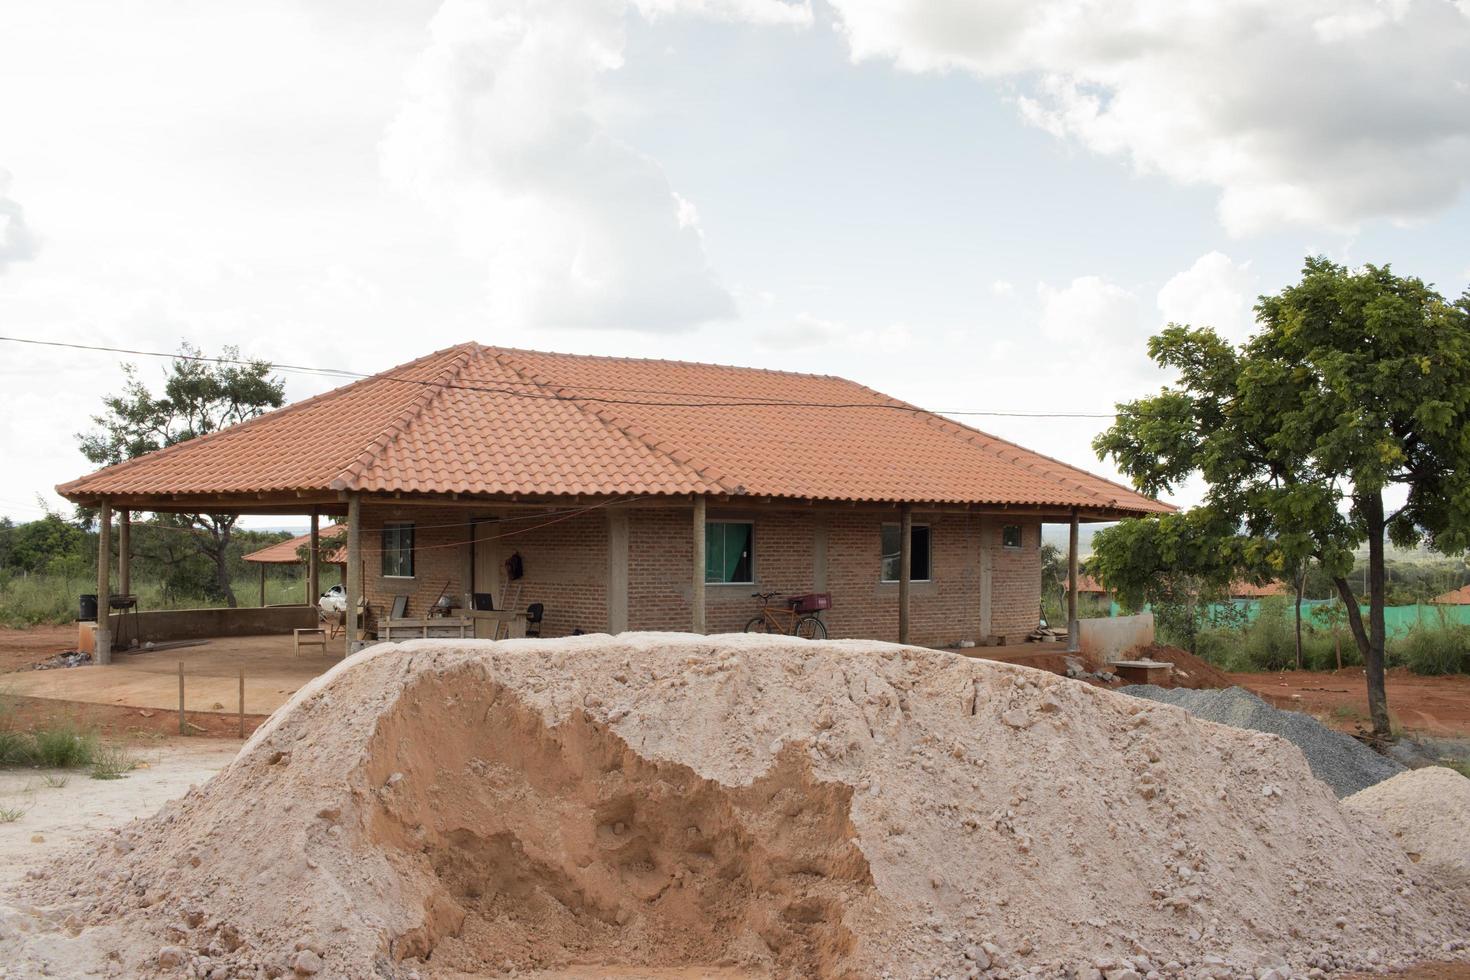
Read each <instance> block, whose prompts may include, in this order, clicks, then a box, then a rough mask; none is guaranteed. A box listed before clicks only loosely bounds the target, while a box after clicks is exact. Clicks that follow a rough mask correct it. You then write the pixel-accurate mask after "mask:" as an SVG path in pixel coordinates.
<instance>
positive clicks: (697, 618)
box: [689, 495, 705, 633]
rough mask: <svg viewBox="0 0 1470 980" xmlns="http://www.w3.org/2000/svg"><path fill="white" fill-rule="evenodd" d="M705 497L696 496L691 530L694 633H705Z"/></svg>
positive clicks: (692, 626)
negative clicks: (692, 538)
mask: <svg viewBox="0 0 1470 980" xmlns="http://www.w3.org/2000/svg"><path fill="white" fill-rule="evenodd" d="M704 514H705V507H704V497H702V496H699V495H696V496H695V498H694V522H693V525H692V527H691V530H692V531H693V533H694V561H693V565H694V568H693V573H694V577H693V578H692V579H691V580H690V591H689V612H690V619H691V623H690V625H689V628H690V630H691V631H692V632H694V633H703V632H704V631H705V618H704V562H705V554H704Z"/></svg>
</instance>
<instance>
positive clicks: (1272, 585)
mask: <svg viewBox="0 0 1470 980" xmlns="http://www.w3.org/2000/svg"><path fill="white" fill-rule="evenodd" d="M1288 591H1289V590H1288V589H1287V588H1286V584H1285V583H1284V582H1267V583H1266V584H1265V585H1256V584H1255V583H1254V582H1231V583H1230V590H1229V594H1230V598H1232V599H1265V598H1268V597H1269V596H1276V595H1287V594H1288Z"/></svg>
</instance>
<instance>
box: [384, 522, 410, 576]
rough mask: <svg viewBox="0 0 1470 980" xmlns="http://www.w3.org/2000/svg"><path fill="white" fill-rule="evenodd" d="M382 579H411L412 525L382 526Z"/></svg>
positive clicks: (399, 523) (397, 523) (395, 524)
mask: <svg viewBox="0 0 1470 980" xmlns="http://www.w3.org/2000/svg"><path fill="white" fill-rule="evenodd" d="M383 577H384V578H413V525H412V524H409V523H405V522H398V521H395V522H394V523H391V524H384V525H383Z"/></svg>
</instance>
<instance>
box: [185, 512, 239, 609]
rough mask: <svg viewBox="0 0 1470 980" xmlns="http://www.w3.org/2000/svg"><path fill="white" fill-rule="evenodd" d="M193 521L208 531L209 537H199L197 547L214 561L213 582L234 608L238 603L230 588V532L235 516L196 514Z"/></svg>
mask: <svg viewBox="0 0 1470 980" xmlns="http://www.w3.org/2000/svg"><path fill="white" fill-rule="evenodd" d="M194 522H195V523H196V524H198V525H199V526H200V527H202V528H204V530H206V531H208V532H209V537H208V538H204V537H200V538H198V539H197V540H198V541H199V548H200V550H201V551H203V552H204V553H205V554H206V555H208V556H209V558H210V560H212V561H213V562H214V584H215V588H217V589H218V590H219V594H220V595H221V596H223V597H224V600H225V605H227V606H229V607H230V608H231V609H234V608H236V607H238V606H239V605H240V603H239V600H237V599H236V598H235V590H234V589H232V588H230V561H229V557H230V534H231V533H232V532H233V531H234V529H235V518H234V517H230V516H227V515H222V514H212V515H210V516H208V517H205V516H203V515H197V516H195V518H194Z"/></svg>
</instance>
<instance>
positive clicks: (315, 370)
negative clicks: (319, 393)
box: [0, 336, 1115, 419]
mask: <svg viewBox="0 0 1470 980" xmlns="http://www.w3.org/2000/svg"><path fill="white" fill-rule="evenodd" d="M0 341H5V342H8V343H13V344H29V345H33V346H37V347H59V348H65V349H68V350H83V351H94V352H99V353H108V354H127V355H131V356H135V357H157V358H166V359H169V360H177V361H195V362H202V363H210V364H236V365H250V364H257V363H269V364H270V366H271V369H272V370H277V371H285V372H288V373H295V374H309V375H315V376H319V377H336V378H344V379H352V380H363V379H368V378H372V379H375V380H378V381H391V382H395V383H401V384H413V385H420V386H423V387H427V388H443V389H447V390H455V391H473V392H481V393H485V394H496V395H509V396H511V397H513V398H527V399H534V400H540V401H559V402H597V403H600V404H606V405H628V406H638V407H647V408H815V409H833V410H840V409H879V410H885V411H900V412H909V413H911V414H925V415H954V416H987V417H997V418H1038V419H1111V418H1114V417H1115V413H1113V412H1023V411H1007V410H983V409H960V410H954V411H944V410H939V411H932V410H929V409H923V408H918V407H916V406H913V405H903V404H895V403H890V402H807V401H795V400H789V399H779V398H771V399H743V398H734V397H731V398H726V399H724V400H719V401H647V400H641V399H632V398H612V397H606V396H601V395H589V394H582V393H579V394H561V393H559V392H554V391H546V390H545V389H547V388H553V387H555V388H573V389H580V390H581V391H603V392H615V393H618V394H645V395H669V396H686V397H696V396H699V395H700V394H701V393H700V392H694V391H669V390H662V389H657V388H615V387H608V386H603V385H583V384H559V383H556V382H541V381H504V382H500V384H501V385H524V386H530V387H534V388H537V389H541V390H537V391H515V390H512V389H511V388H508V387H492V386H489V385H471V384H462V383H459V382H453V381H434V380H425V379H423V378H405V377H402V376H399V375H392V374H364V373H362V372H359V371H348V370H346V369H345V368H323V367H314V366H311V365H303V364H278V363H274V362H264V361H260V360H251V359H248V358H239V357H209V356H205V355H202V354H179V353H167V352H165V351H151V350H139V349H135V348H128V347H108V346H103V345H99V344H78V343H73V342H67V341H60V340H37V339H35V338H30V337H5V336H0Z"/></svg>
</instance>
